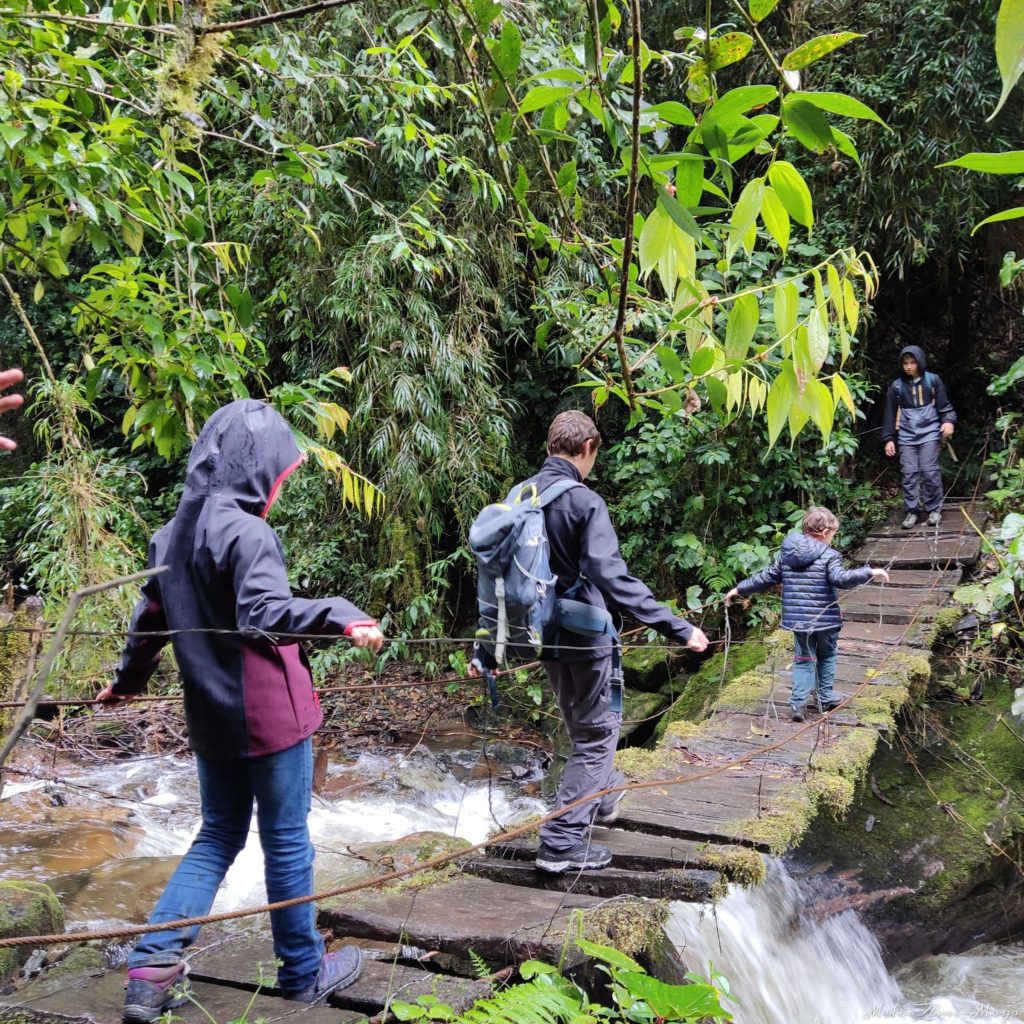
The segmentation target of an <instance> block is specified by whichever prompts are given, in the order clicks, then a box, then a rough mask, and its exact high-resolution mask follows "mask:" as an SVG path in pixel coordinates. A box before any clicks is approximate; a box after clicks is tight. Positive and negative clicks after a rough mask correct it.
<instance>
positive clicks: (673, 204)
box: [658, 169, 704, 243]
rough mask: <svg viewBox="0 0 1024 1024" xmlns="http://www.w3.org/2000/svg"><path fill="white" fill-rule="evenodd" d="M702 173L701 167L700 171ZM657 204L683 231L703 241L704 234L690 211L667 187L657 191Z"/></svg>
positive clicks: (696, 239) (698, 240)
mask: <svg viewBox="0 0 1024 1024" xmlns="http://www.w3.org/2000/svg"><path fill="white" fill-rule="evenodd" d="M701 174H702V175H703V169H702V171H701ZM658 205H659V206H661V207H663V208H664V210H665V212H666V213H667V214H668V215H669V216H670V217H671V218H672V219H673V220H674V221H675V222H676V224H678V225H679V227H681V228H682V229H683V231H685V232H686V233H687V234H688V235H689V236H690V237H691V238H692V239H694V241H697V242H701V243H703V240H704V236H703V234H702V233H701V230H700V225H699V224H698V223H697V221H696V220H695V219H694V216H693V214H692V213H690V211H689V210H688V209H687V208H686V207H685V206H683V204H682V203H681V202H679V200H678V199H677V198H676V197H675V196H674V195H672V193H671V192H669V191H668V189H662V190H661V191H660V192H659V193H658Z"/></svg>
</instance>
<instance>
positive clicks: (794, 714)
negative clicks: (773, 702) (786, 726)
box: [789, 708, 804, 722]
mask: <svg viewBox="0 0 1024 1024" xmlns="http://www.w3.org/2000/svg"><path fill="white" fill-rule="evenodd" d="M789 717H790V720H791V721H794V722H802V721H803V720H804V709H803V708H790V709H789Z"/></svg>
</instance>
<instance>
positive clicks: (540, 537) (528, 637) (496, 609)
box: [469, 480, 582, 664]
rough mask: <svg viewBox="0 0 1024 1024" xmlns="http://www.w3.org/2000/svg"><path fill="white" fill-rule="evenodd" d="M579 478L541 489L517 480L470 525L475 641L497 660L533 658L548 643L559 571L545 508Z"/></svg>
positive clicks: (574, 484) (552, 625) (554, 609)
mask: <svg viewBox="0 0 1024 1024" xmlns="http://www.w3.org/2000/svg"><path fill="white" fill-rule="evenodd" d="M581 486H582V484H580V483H579V481H577V480H559V481H557V482H556V483H553V484H551V486H550V487H547V488H545V489H544V490H543V491H541V492H538V490H537V485H536V484H533V483H526V484H516V486H515V487H513V488H512V490H511V491H510V492H509V494H508V497H507V498H506V499H505V500H504V501H503V502H498V503H496V504H494V505H488V506H487V507H486V508H485V509H484V510H483V511H482V512H481V513H480V514H479V515H478V516H477V517H476V519H475V520H473V525H472V526H471V527H470V528H469V547H470V550H471V551H472V552H473V554H474V555H475V556H476V567H477V583H476V600H477V614H478V616H479V627H478V629H477V631H476V639H477V643H478V644H479V645H480V646H481V647H482V648H484V650H486V651H487V653H488V654H490V655H491V656H493V658H494V660H495V661H496V662H497V663H498V664H504V663H505V662H506V660H507V659H508V658H509V657H512V658H519V659H526V660H531V659H533V658H536V657H538V656H539V655H540V653H541V651H542V650H543V647H544V645H545V643H550V642H551V639H552V636H553V633H554V630H555V629H556V628H557V622H556V621H555V611H556V605H555V583H556V576H555V575H554V573H552V571H551V564H550V561H549V557H548V538H547V534H546V532H545V530H544V508H545V506H547V505H550V504H551V502H553V501H554V500H555V499H556V498H558V497H560V496H561V495H563V494H565V492H566V491H568V490H570V489H571V488H573V487H581Z"/></svg>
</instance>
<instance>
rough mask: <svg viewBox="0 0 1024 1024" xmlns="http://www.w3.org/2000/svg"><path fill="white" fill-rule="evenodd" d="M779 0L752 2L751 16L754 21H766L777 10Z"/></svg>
mask: <svg viewBox="0 0 1024 1024" xmlns="http://www.w3.org/2000/svg"><path fill="white" fill-rule="evenodd" d="M778 2H779V0H750V7H749V10H750V16H751V17H752V18H753V19H754V21H764V19H765V18H767V17H768V15H769V14H771V13H772V11H774V10H775V6H776V4H778Z"/></svg>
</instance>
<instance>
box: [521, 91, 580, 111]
mask: <svg viewBox="0 0 1024 1024" xmlns="http://www.w3.org/2000/svg"><path fill="white" fill-rule="evenodd" d="M571 92H575V89H574V88H573V86H571V85H535V86H534V87H533V88H532V89H531V90H530V91H529V92H528V93H527V94H526V95H525V96H524V97H523V99H522V101H521V102H520V104H519V113H520V114H532V113H533V112H534V111H535V110H543V109H544V108H545V107H548V106H550V105H551V104H552V103H557V102H558V101H559V100H563V99H565V97H566V96H568V95H569V94H570V93H571Z"/></svg>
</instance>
